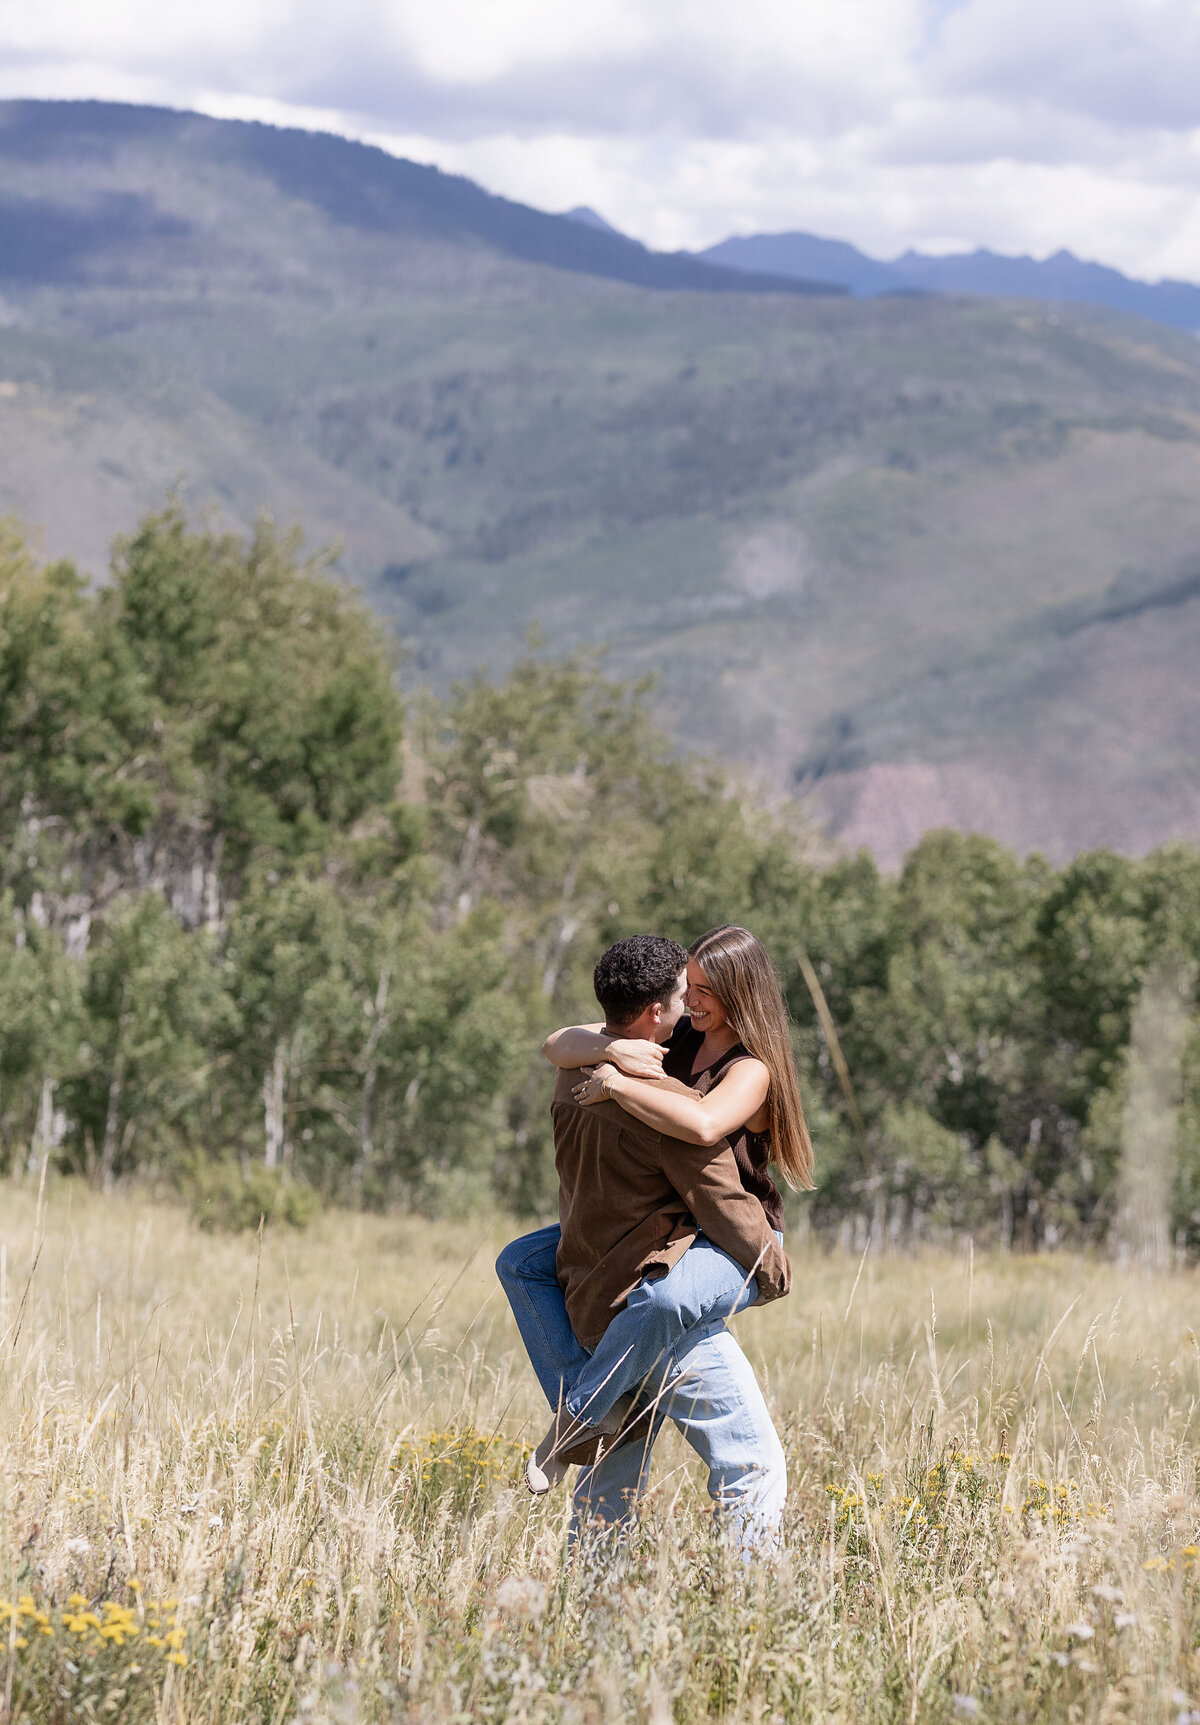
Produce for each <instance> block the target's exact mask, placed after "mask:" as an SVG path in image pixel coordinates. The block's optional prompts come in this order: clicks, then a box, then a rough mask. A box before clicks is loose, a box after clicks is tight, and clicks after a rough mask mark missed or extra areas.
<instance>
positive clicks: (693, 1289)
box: [496, 1224, 787, 1541]
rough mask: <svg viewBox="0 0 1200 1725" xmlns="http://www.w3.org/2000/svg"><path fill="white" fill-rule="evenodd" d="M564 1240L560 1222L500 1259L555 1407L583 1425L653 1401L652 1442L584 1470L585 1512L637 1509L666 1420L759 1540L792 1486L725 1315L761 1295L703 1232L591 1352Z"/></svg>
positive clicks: (639, 1290)
mask: <svg viewBox="0 0 1200 1725" xmlns="http://www.w3.org/2000/svg"><path fill="white" fill-rule="evenodd" d="M559 1238H560V1235H559V1229H558V1226H557V1224H554V1225H552V1226H550V1227H547V1228H539V1229H538V1230H537V1231H536V1232H535V1233H532V1234H526V1235H524V1236H523V1237H522V1238H521V1239H519V1240H514V1241H512V1243H511V1244H510V1245H508V1246H506V1247H505V1248H504V1250H503V1251H502V1252H501V1254H500V1256H499V1258H498V1259H497V1260H496V1272H497V1274H498V1276H499V1277H500V1281H501V1283H502V1284H503V1287H504V1291H505V1293H506V1294H507V1296H508V1300H509V1304H510V1305H511V1306H512V1309H513V1315H514V1317H515V1318H516V1321H517V1328H518V1329H519V1330H520V1332H521V1339H522V1341H523V1342H524V1343H525V1347H526V1351H527V1352H528V1354H529V1358H530V1361H531V1363H532V1365H533V1369H534V1371H535V1372H536V1374H537V1378H538V1382H539V1383H540V1384H541V1386H542V1390H543V1392H544V1394H545V1396H546V1399H547V1401H548V1402H549V1403H550V1405H551V1407H554V1408H557V1407H558V1406H559V1405H560V1403H565V1404H566V1406H567V1408H568V1409H569V1410H570V1412H571V1413H572V1414H573V1415H574V1416H575V1417H577V1418H578V1419H580V1420H582V1421H583V1422H584V1423H585V1424H594V1423H595V1422H596V1421H597V1420H599V1419H601V1418H602V1417H603V1415H604V1414H605V1413H607V1412H608V1410H609V1408H611V1406H612V1404H613V1403H614V1402H615V1401H616V1399H617V1397H618V1396H619V1395H621V1394H623V1393H624V1392H626V1391H628V1390H633V1389H636V1388H637V1387H638V1386H639V1385H643V1386H644V1389H643V1397H642V1399H643V1400H644V1401H645V1400H647V1399H650V1400H652V1401H653V1402H654V1405H655V1412H654V1416H653V1419H652V1421H651V1422H650V1423H649V1426H648V1430H647V1434H646V1437H645V1439H644V1440H642V1441H641V1442H636V1443H629V1444H626V1445H625V1446H623V1447H622V1448H621V1449H618V1450H613V1451H611V1452H610V1453H609V1455H608V1456H607V1457H606V1458H605V1459H604V1460H603V1461H602V1462H601V1463H600V1464H599V1466H597V1467H594V1468H585V1469H584V1470H583V1472H582V1473H581V1474H580V1477H579V1481H578V1483H577V1486H576V1492H575V1501H576V1510H577V1514H578V1516H579V1517H580V1518H581V1519H583V1520H585V1521H591V1520H595V1519H597V1518H598V1519H600V1520H601V1521H605V1522H614V1521H620V1520H624V1519H625V1517H626V1516H627V1515H629V1514H630V1513H631V1509H632V1505H633V1503H634V1501H635V1500H636V1498H637V1496H638V1495H639V1494H640V1492H641V1490H642V1489H643V1488H644V1484H645V1478H646V1474H647V1471H648V1469H649V1465H650V1450H651V1447H652V1445H653V1442H654V1439H655V1437H656V1436H657V1434H658V1431H659V1429H660V1428H661V1425H662V1421H663V1420H664V1419H667V1418H669V1419H671V1420H673V1421H674V1423H675V1424H676V1425H677V1426H678V1428H679V1430H680V1431H681V1433H682V1434H683V1436H684V1437H685V1438H686V1439H687V1441H688V1443H690V1444H691V1445H692V1447H693V1449H695V1450H696V1451H697V1453H698V1454H699V1455H700V1456H701V1458H702V1459H703V1460H704V1461H705V1463H706V1465H707V1466H708V1472H709V1491H710V1493H711V1494H712V1496H713V1498H714V1501H715V1502H716V1503H717V1504H718V1505H719V1506H720V1507H722V1508H724V1509H725V1510H726V1511H727V1512H729V1515H730V1517H731V1519H732V1520H733V1521H734V1522H735V1523H738V1524H740V1525H741V1527H742V1529H743V1531H744V1533H745V1534H746V1535H747V1536H748V1537H752V1538H753V1539H754V1540H755V1541H757V1540H758V1538H759V1537H760V1536H761V1535H763V1534H765V1533H768V1532H770V1531H771V1530H773V1528H774V1527H775V1525H776V1524H777V1523H778V1519H779V1515H780V1514H781V1513H782V1508H783V1500H784V1497H785V1495H786V1491H787V1472H786V1467H785V1464H784V1459H783V1450H782V1447H781V1445H780V1443H779V1438H778V1435H777V1433H776V1431H775V1428H774V1426H773V1424H772V1423H771V1417H770V1414H769V1413H768V1411H767V1406H766V1403H765V1402H764V1400H763V1397H762V1392H761V1390H760V1389H759V1386H758V1382H757V1380H756V1378H755V1376H754V1372H753V1370H752V1368H751V1366H750V1364H749V1362H748V1360H747V1359H746V1357H745V1355H744V1354H743V1353H742V1350H741V1349H740V1348H739V1347H738V1345H737V1343H736V1342H735V1341H734V1339H733V1337H732V1336H731V1335H729V1334H728V1332H727V1331H726V1330H725V1320H726V1319H727V1318H729V1317H732V1315H733V1314H734V1313H735V1312H738V1311H742V1310H744V1309H745V1307H747V1306H749V1305H752V1304H753V1303H754V1301H755V1299H756V1298H757V1295H758V1289H757V1286H756V1284H755V1281H754V1278H753V1276H748V1275H747V1274H746V1273H745V1272H744V1271H743V1270H742V1269H741V1267H740V1266H739V1265H738V1264H737V1263H735V1261H734V1260H733V1259H732V1258H731V1257H730V1256H729V1255H728V1253H726V1252H723V1251H721V1249H720V1247H718V1246H714V1245H713V1243H712V1241H711V1240H709V1239H707V1238H706V1237H705V1236H704V1235H701V1236H700V1237H699V1238H698V1239H697V1240H696V1242H695V1244H694V1245H692V1246H691V1247H690V1248H689V1249H688V1250H687V1251H686V1252H685V1253H684V1255H683V1257H682V1258H681V1259H680V1260H679V1262H678V1263H677V1264H675V1265H674V1266H673V1267H672V1269H671V1270H670V1271H669V1272H668V1274H667V1275H665V1276H661V1277H659V1278H657V1279H656V1280H651V1279H648V1278H647V1279H644V1280H643V1281H641V1282H639V1283H638V1285H637V1287H636V1288H635V1289H634V1290H633V1292H632V1293H631V1294H630V1296H629V1299H628V1301H627V1302H626V1305H625V1307H624V1309H623V1310H622V1311H620V1312H618V1313H617V1314H616V1315H615V1316H614V1318H613V1321H612V1323H611V1324H610V1325H609V1326H608V1329H607V1330H606V1331H605V1333H604V1336H603V1337H602V1338H601V1341H600V1344H599V1346H598V1347H597V1348H596V1350H595V1352H594V1353H592V1354H589V1353H588V1352H587V1350H586V1349H585V1348H583V1347H581V1345H580V1343H579V1342H578V1340H577V1339H576V1336H575V1332H574V1330H573V1329H572V1328H571V1323H570V1319H569V1318H568V1317H567V1308H566V1300H565V1297H564V1294H563V1289H562V1284H561V1283H560V1282H559V1280H558V1272H557V1269H556V1265H555V1259H556V1255H557V1251H558V1242H559Z"/></svg>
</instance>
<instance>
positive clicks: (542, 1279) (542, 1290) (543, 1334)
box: [496, 1222, 589, 1408]
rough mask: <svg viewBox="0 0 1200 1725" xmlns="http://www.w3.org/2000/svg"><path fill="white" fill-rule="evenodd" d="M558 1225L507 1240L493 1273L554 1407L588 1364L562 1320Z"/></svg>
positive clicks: (563, 1303) (565, 1319)
mask: <svg viewBox="0 0 1200 1725" xmlns="http://www.w3.org/2000/svg"><path fill="white" fill-rule="evenodd" d="M560 1237H561V1235H560V1229H559V1226H558V1223H557V1222H555V1223H553V1224H552V1225H551V1226H550V1227H548V1228H539V1229H538V1230H537V1231H536V1233H533V1234H524V1235H522V1236H521V1238H520V1239H519V1240H513V1241H511V1242H510V1243H509V1244H508V1245H507V1246H505V1248H504V1250H503V1251H502V1252H501V1254H500V1256H499V1257H498V1258H497V1259H496V1274H497V1275H498V1276H499V1278H500V1284H501V1286H502V1287H503V1289H504V1292H505V1293H506V1294H507V1295H508V1303H509V1305H510V1306H511V1307H512V1310H513V1317H514V1318H515V1319H516V1320H517V1328H518V1330H520V1332H521V1340H522V1341H523V1342H524V1343H525V1351H526V1353H527V1354H528V1355H529V1359H530V1362H531V1364H532V1366H533V1369H534V1371H535V1372H536V1373H537V1380H538V1382H539V1383H540V1384H541V1386H542V1389H543V1391H544V1392H545V1396H546V1400H547V1401H548V1402H549V1403H550V1406H551V1407H552V1408H557V1407H558V1406H559V1405H560V1403H561V1401H562V1399H563V1397H564V1396H565V1395H566V1393H567V1391H568V1390H570V1388H571V1387H572V1385H573V1384H574V1382H575V1380H576V1378H577V1377H578V1375H579V1373H580V1371H581V1370H582V1369H583V1367H584V1366H586V1365H587V1364H588V1363H589V1362H588V1355H587V1353H586V1351H585V1350H584V1349H583V1348H581V1347H580V1345H579V1343H578V1341H577V1340H576V1338H575V1332H574V1330H573V1329H572V1328H571V1320H570V1319H569V1318H568V1317H567V1304H566V1299H565V1298H564V1295H563V1290H562V1283H561V1282H560V1281H559V1279H558V1271H557V1269H556V1267H555V1258H556V1254H557V1252H558V1242H559V1239H560Z"/></svg>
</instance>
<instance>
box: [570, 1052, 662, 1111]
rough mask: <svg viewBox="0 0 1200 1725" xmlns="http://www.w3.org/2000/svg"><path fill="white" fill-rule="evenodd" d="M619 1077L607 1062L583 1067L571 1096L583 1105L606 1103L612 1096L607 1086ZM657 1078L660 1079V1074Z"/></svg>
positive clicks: (614, 1068)
mask: <svg viewBox="0 0 1200 1725" xmlns="http://www.w3.org/2000/svg"><path fill="white" fill-rule="evenodd" d="M619 1076H620V1074H619V1073H618V1071H617V1069H616V1067H615V1066H610V1065H609V1064H608V1062H607V1061H605V1062H604V1064H603V1065H602V1066H589V1067H584V1068H583V1078H582V1080H581V1082H580V1083H578V1084H577V1085H576V1086H575V1088H574V1089H573V1090H572V1092H571V1095H572V1096H573V1097H574V1098H575V1100H576V1102H582V1103H584V1104H587V1103H589V1102H607V1101H608V1099H609V1097H610V1096H611V1094H612V1092H611V1090H610V1088H609V1086H610V1085H611V1084H612V1081H613V1079H614V1078H617V1077H619ZM659 1076H660V1077H661V1073H660V1075H659Z"/></svg>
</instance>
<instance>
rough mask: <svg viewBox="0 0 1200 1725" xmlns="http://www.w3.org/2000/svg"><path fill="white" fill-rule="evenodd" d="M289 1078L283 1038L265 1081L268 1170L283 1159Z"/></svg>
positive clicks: (276, 1165) (264, 1117)
mask: <svg viewBox="0 0 1200 1725" xmlns="http://www.w3.org/2000/svg"><path fill="white" fill-rule="evenodd" d="M286 1077H287V1043H286V1042H284V1041H283V1039H282V1038H280V1040H279V1041H278V1042H277V1043H276V1044H275V1059H274V1060H273V1061H272V1063H271V1069H270V1071H269V1072H268V1073H267V1075H266V1077H265V1078H264V1079H263V1089H262V1094H263V1126H264V1131H265V1136H266V1145H267V1148H266V1162H267V1167H268V1168H277V1167H278V1166H279V1163H280V1161H281V1160H282V1157H283V1136H284V1133H283V1095H284V1082H285V1079H286Z"/></svg>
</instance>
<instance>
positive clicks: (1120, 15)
mask: <svg viewBox="0 0 1200 1725" xmlns="http://www.w3.org/2000/svg"><path fill="white" fill-rule="evenodd" d="M0 42H2V43H3V44H4V47H3V48H2V49H0V93H3V94H5V95H34V96H71V97H77V96H101V97H110V98H121V99H124V100H129V101H138V102H159V103H168V104H170V105H173V106H180V107H182V106H187V107H195V108H200V109H203V110H205V111H206V112H209V113H213V114H218V115H228V116H239V117H251V118H259V119H267V120H274V121H277V122H279V123H281V124H293V125H294V124H301V125H310V126H319V127H321V128H325V129H329V130H332V131H339V132H344V133H347V134H349V135H351V136H354V137H359V138H369V139H372V140H374V141H376V142H378V143H382V144H384V145H385V146H386V147H387V148H389V149H392V150H395V151H397V152H398V153H400V154H403V155H409V156H413V157H415V158H416V159H418V160H421V161H427V162H436V163H438V164H439V165H440V166H442V167H446V168H450V169H455V170H458V171H461V172H463V173H467V174H469V175H471V176H472V178H474V179H477V180H479V181H480V182H481V183H482V184H484V185H486V186H487V187H489V188H490V189H491V190H494V191H501V192H504V193H507V194H508V195H509V196H512V197H517V198H522V199H524V200H526V201H528V202H530V203H533V204H537V205H539V206H541V207H542V208H545V209H564V208H567V207H569V206H570V205H573V204H578V203H587V204H591V205H592V206H593V207H594V208H596V209H598V210H600V211H601V212H602V213H603V214H604V215H606V216H607V217H608V218H609V220H611V221H613V222H614V223H616V224H617V225H618V226H619V227H622V228H623V229H625V230H626V231H627V232H629V233H631V234H635V235H636V236H637V237H638V238H640V239H644V240H646V241H647V242H648V243H650V244H652V245H656V246H663V247H675V246H691V247H699V246H703V245H706V244H709V243H711V242H713V241H715V240H718V239H721V238H723V237H725V236H726V235H727V234H730V233H754V232H780V231H784V230H787V229H795V228H800V229H805V230H807V231H809V232H815V233H820V234H826V235H830V236H833V237H837V238H842V239H848V240H853V241H854V242H855V243H857V244H858V245H860V246H862V247H864V248H865V249H866V250H868V251H870V252H873V253H874V254H875V255H877V256H883V257H886V256H891V255H894V254H895V253H896V252H899V251H902V250H903V249H904V248H905V247H906V246H910V245H912V246H918V247H921V248H924V249H927V250H939V251H947V250H957V249H959V248H962V247H970V246H975V245H989V246H992V247H994V248H995V249H997V250H1000V251H1009V252H1025V251H1028V252H1032V253H1034V254H1035V255H1038V256H1044V255H1046V254H1047V253H1049V252H1051V251H1054V250H1056V249H1057V248H1058V247H1059V246H1067V247H1068V248H1070V249H1071V250H1073V251H1075V252H1078V253H1079V254H1081V255H1082V256H1085V257H1090V258H1098V259H1100V260H1102V261H1104V262H1108V263H1113V264H1116V265H1117V266H1118V267H1120V268H1122V269H1125V270H1127V271H1128V272H1130V273H1132V274H1135V275H1139V276H1143V277H1146V278H1150V279H1154V278H1157V277H1159V276H1162V275H1173V276H1179V277H1183V278H1186V279H1191V280H1195V281H1200V0H737V4H733V3H732V0H674V3H671V4H668V3H667V0H340V3H339V4H337V5H331V4H330V0H206V3H205V5H204V6H203V7H202V6H200V5H198V4H194V3H193V4H191V5H188V4H183V5H176V6H164V5H163V4H162V0H39V4H38V5H37V6H34V5H31V4H30V0H0Z"/></svg>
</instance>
